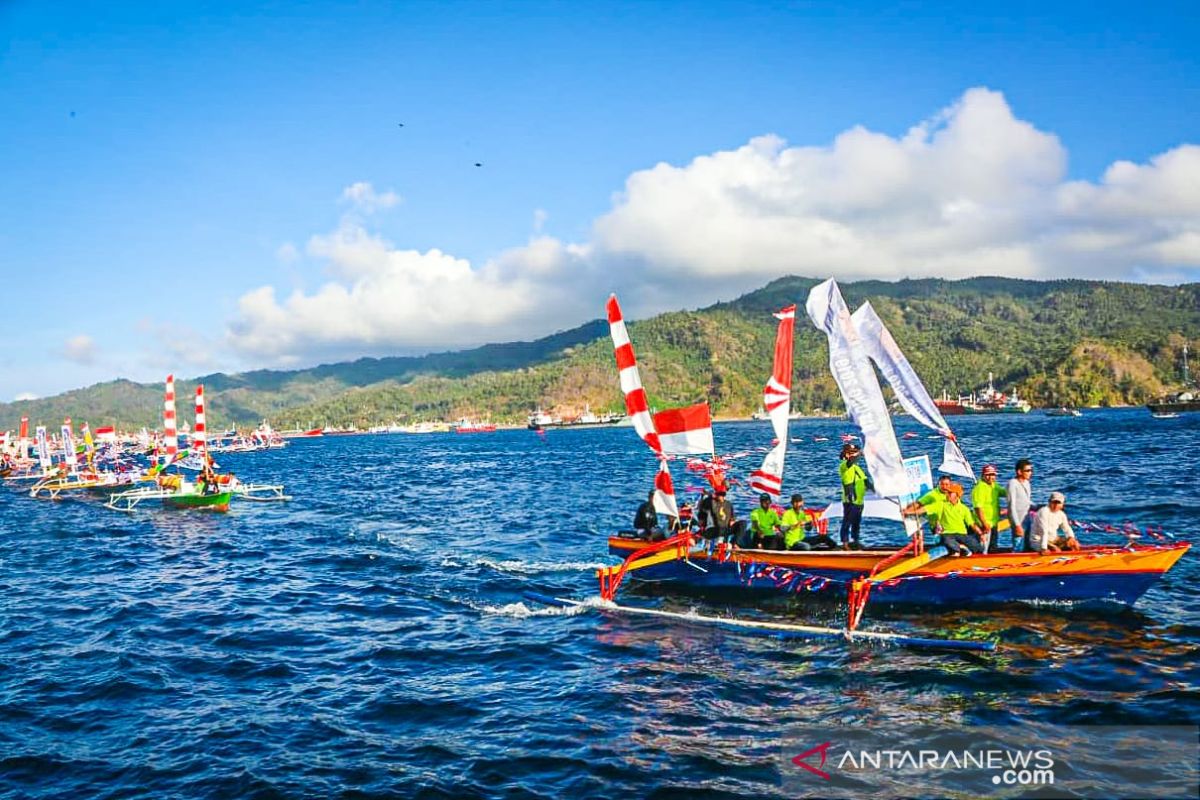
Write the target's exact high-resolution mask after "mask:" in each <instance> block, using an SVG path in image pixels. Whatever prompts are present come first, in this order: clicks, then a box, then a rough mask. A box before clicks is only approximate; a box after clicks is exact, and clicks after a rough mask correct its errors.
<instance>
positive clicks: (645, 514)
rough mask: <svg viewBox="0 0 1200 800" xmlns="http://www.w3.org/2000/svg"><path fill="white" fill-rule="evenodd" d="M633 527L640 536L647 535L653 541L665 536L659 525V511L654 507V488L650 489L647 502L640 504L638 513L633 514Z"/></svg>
mask: <svg viewBox="0 0 1200 800" xmlns="http://www.w3.org/2000/svg"><path fill="white" fill-rule="evenodd" d="M633 529H634V530H635V531H637V532H638V535H639V536H642V537H645V538H646V539H647V540H649V541H651V542H657V541H659V540H661V539H662V538H664V537H663V531H662V528H660V527H659V526H658V512H657V511H656V510H655V509H654V490H653V489H651V490H650V496H649V497H647V498H646V502H644V503H642V504H641V505H640V506H638V509H637V513H636V514H634V515H633Z"/></svg>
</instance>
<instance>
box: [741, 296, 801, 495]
mask: <svg viewBox="0 0 1200 800" xmlns="http://www.w3.org/2000/svg"><path fill="white" fill-rule="evenodd" d="M774 316H775V319H777V320H779V328H778V329H777V330H776V332H775V360H774V364H773V368H772V370H771V377H770V378H769V379H768V380H767V385H766V386H765V387H763V409H764V410H766V412H767V415H768V416H770V418H771V428H772V429H773V430H774V431H775V446H774V447H772V448H771V451H770V452H768V453H767V455H766V458H764V459H763V463H762V466H761V467H759V468H758V469H757V470H755V471H754V472H752V473H750V488H752V489H754V490H755V491H759V492H766V493H767V494H769V495H771V496H772V497H779V495H780V494H781V493H782V490H783V462H784V459H785V457H786V456H787V441H788V415H789V414H790V413H791V401H792V339H793V335H794V333H795V328H796V306H795V305H790V306H788V307H787V308H784V309H781V310H780V311H779V312H777V313H776V314H775V315H774Z"/></svg>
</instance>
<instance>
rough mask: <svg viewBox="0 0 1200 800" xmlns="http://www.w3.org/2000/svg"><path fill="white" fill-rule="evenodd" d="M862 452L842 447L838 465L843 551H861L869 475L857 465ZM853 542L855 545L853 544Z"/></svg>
mask: <svg viewBox="0 0 1200 800" xmlns="http://www.w3.org/2000/svg"><path fill="white" fill-rule="evenodd" d="M860 455H862V450H859V449H858V445H854V444H847V445H844V446H843V447H842V460H841V463H839V464H838V477H839V478H840V479H841V482H842V534H841V538H842V549H843V550H849V549H851V547H853V548H854V549H855V550H861V549H862V545H861V544H860V543H859V540H858V532H859V528H860V527H861V526H862V515H863V505H865V503H866V497H867V473H865V472H863V468H862V467H860V466H859V465H858V464H857V463H855V462H857V460H858V457H859V456H860ZM851 542H853V544H851Z"/></svg>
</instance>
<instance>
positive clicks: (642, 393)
mask: <svg viewBox="0 0 1200 800" xmlns="http://www.w3.org/2000/svg"><path fill="white" fill-rule="evenodd" d="M605 309H606V311H607V312H608V329H609V333H610V334H611V335H612V341H613V355H615V356H616V359H617V372H618V374H619V376H620V381H621V391H622V392H623V393H624V395H625V411H626V413H627V414H629V418H630V419H631V420H632V421H633V429H634V430H635V431H637V434H638V436H640V437H642V441H644V442H645V443H646V444H647V446H649V448H650V449H651V450H653V451H654V454H655V455H656V456H658V459H659V464H658V475H656V476H655V478H654V490H655V492H654V506H655V508H657V509H658V510H659V511H661V512H663V513H664V514H668V515H670V516H672V517H678V516H679V509H678V506H676V504H675V487H674V485H673V484H672V482H671V471H670V469H668V467H667V459H666V456H665V455H664V454H663V448H662V441H661V440H660V439H659V437H658V431H657V430H655V428H654V419H653V418H652V417H651V416H650V401H649V400H647V398H646V390H645V389H643V388H642V378H641V375H640V374H639V373H638V367H637V356H635V355H634V353H633V343H632V342H630V341H629V331H628V330H626V329H625V318H624V317H623V316H621V305H620V303H618V302H617V296H616V295H615V294H614V295H610V296H609V298H608V303H607V304H606V306H605Z"/></svg>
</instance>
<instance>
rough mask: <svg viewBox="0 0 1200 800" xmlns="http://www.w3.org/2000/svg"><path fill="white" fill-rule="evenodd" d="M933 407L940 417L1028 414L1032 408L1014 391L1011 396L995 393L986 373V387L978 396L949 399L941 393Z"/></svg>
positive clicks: (990, 378) (990, 374) (990, 377)
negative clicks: (936, 408)
mask: <svg viewBox="0 0 1200 800" xmlns="http://www.w3.org/2000/svg"><path fill="white" fill-rule="evenodd" d="M933 402H934V405H936V406H937V407H938V410H939V411H941V412H942V416H955V415H959V414H1028V413H1029V411H1030V409H1031V408H1033V406H1031V405H1030V404H1029V403H1028V402H1026V401H1025V400H1022V399H1021V398H1019V397H1017V392H1016V390H1015V389H1014V390H1013V392H1012V394H1005V393H1004V392H998V391H996V386H995V383H994V381H993V375H992V373H990V372H989V373H988V385H987V388H986V389H983V390H981V391H980V392H979V393H978V394H971V395H968V396H965V397H964V396H959V397H957V398H954V399H952V398H950V397H949V395H947V394H945V393H944V392H943V393H942V397H941V399H940V400H934V401H933Z"/></svg>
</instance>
